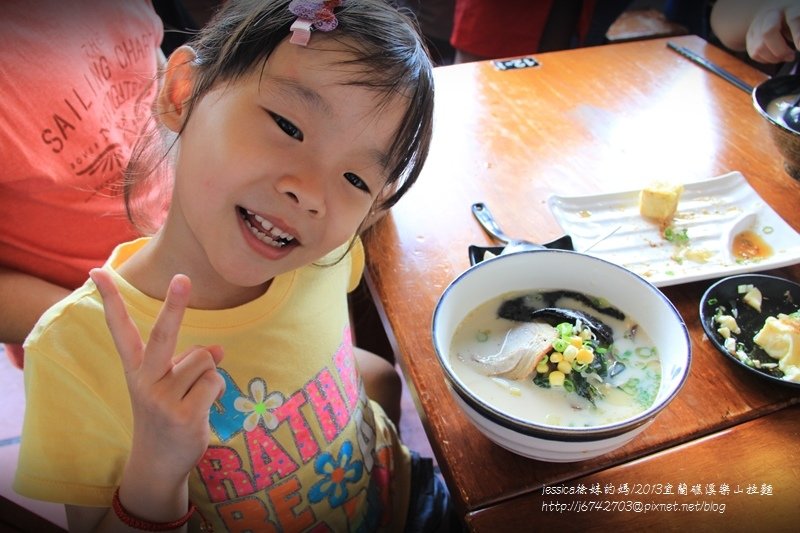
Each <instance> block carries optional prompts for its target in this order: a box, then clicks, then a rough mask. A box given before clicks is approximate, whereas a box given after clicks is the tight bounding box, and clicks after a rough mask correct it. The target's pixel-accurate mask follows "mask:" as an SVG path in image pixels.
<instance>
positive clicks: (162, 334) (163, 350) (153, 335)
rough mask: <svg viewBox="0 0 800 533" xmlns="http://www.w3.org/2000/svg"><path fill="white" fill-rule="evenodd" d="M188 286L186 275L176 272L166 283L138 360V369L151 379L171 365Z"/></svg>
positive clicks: (160, 374)
mask: <svg viewBox="0 0 800 533" xmlns="http://www.w3.org/2000/svg"><path fill="white" fill-rule="evenodd" d="M191 289H192V284H191V282H190V281H189V278H188V277H187V276H184V275H183V274H176V275H175V277H173V278H172V281H171V282H170V284H169V288H168V289H167V297H166V299H165V300H164V305H163V306H162V307H161V311H160V312H159V313H158V318H156V321H155V323H154V325H153V329H152V330H151V332H150V338H149V339H148V340H147V346H146V347H145V349H144V359H143V361H142V369H143V370H145V372H146V373H148V374H150V375H151V377H152V378H153V381H156V380H158V379H160V378H161V377H162V376H163V375H164V374H165V373H166V372H167V371H168V370H169V369H170V368H171V367H172V364H173V363H172V357H173V356H174V355H175V347H176V345H177V343H178V332H179V331H180V328H181V321H182V320H183V314H184V311H186V306H187V305H188V304H189V294H190V292H191Z"/></svg>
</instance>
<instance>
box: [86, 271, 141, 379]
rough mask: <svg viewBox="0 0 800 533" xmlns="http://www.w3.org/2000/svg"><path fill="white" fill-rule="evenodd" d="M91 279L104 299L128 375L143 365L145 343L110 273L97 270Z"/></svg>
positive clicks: (112, 331) (93, 272) (107, 319)
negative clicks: (142, 357) (142, 356)
mask: <svg viewBox="0 0 800 533" xmlns="http://www.w3.org/2000/svg"><path fill="white" fill-rule="evenodd" d="M89 277H90V278H91V279H92V281H93V282H94V284H95V285H96V286H97V290H98V291H99V292H100V297H101V298H102V299H103V313H104V314H105V317H106V324H108V329H109V331H110V332H111V337H112V338H113V339H114V345H115V346H116V347H117V352H119V356H120V359H121V360H122V367H123V368H124V369H125V372H126V373H127V372H130V371H131V370H135V369H136V368H138V367H139V365H140V364H141V354H142V351H143V349H144V343H143V342H142V338H141V336H140V335H139V330H138V329H136V325H135V324H134V323H133V320H131V317H130V316H129V315H128V311H127V309H126V308H125V302H123V301H122V297H121V296H120V294H119V289H117V286H116V284H115V283H114V279H113V278H112V276H111V273H110V272H107V271H105V270H102V269H99V268H95V269H92V270H91V271H90V272H89Z"/></svg>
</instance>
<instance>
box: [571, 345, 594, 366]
mask: <svg viewBox="0 0 800 533" xmlns="http://www.w3.org/2000/svg"><path fill="white" fill-rule="evenodd" d="M575 361H577V362H578V363H580V364H582V365H586V364H589V363H591V362H592V361H594V354H593V353H592V352H591V351H590V350H587V349H586V348H581V349H580V350H578V354H577V355H576V356H575Z"/></svg>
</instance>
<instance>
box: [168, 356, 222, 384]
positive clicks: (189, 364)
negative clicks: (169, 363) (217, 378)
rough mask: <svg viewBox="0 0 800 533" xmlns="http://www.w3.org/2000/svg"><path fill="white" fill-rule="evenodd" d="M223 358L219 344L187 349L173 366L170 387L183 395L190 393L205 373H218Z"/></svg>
mask: <svg viewBox="0 0 800 533" xmlns="http://www.w3.org/2000/svg"><path fill="white" fill-rule="evenodd" d="M221 359H222V349H221V347H219V346H210V347H205V346H197V347H195V348H192V349H190V350H187V351H186V352H184V353H183V354H181V356H180V358H179V360H177V361H175V366H173V367H172V373H171V377H170V383H171V384H170V388H171V389H173V390H174V391H175V392H177V393H178V394H180V395H181V396H186V395H188V394H190V393H191V390H192V389H193V388H195V387H196V386H198V382H199V380H200V377H201V376H202V375H203V374H204V373H206V372H211V373H216V370H217V364H218V363H219V361H220V360H221Z"/></svg>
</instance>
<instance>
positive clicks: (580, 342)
mask: <svg viewBox="0 0 800 533" xmlns="http://www.w3.org/2000/svg"><path fill="white" fill-rule="evenodd" d="M569 343H570V344H571V345H573V346H575V347H576V348H580V347H581V346H583V339H582V338H581V337H579V336H577V335H575V336H574V337H570V339H569Z"/></svg>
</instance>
